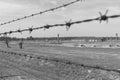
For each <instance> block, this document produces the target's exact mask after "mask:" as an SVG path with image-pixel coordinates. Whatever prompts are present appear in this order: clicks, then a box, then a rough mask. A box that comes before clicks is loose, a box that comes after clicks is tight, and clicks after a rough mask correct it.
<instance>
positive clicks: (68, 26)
mask: <svg viewBox="0 0 120 80" xmlns="http://www.w3.org/2000/svg"><path fill="white" fill-rule="evenodd" d="M79 1H83V0H75V1H73V2H70V3H67V4H64V5H61V6H58V7H56V8H52V9H48V10H45V11H41V12H38V13H34V14H31V15H28V16H24V17H22V18H17V19H15V20H11V21H8V22H4V23H1V24H0V25H1V26H2V25H6V24H10V23H13V22H16V21H20V20H23V19H27V18H30V17H33V16H36V15H40V14H43V13H47V12H50V11H54V10H57V9H60V8H62V7H67V6H69V5H71V4H73V3H76V2H79ZM107 13H108V10H107V11H106V13H105V14H102V13H101V12H99V14H100V16H99V17H96V18H92V19H85V20H80V21H74V22H73V21H72V20H70V21H68V22H65V23H62V24H53V25H44V26H40V27H35V28H33V27H31V28H27V29H22V30H20V29H18V30H15V31H12V30H11V31H8V32H3V33H0V35H8V34H13V33H22V32H25V31H29V33H32V32H33V31H34V30H38V29H49V28H52V27H59V26H66V30H69V29H70V27H71V26H72V25H74V24H81V23H86V22H92V21H100V23H101V22H102V21H107V22H108V20H109V19H113V18H119V17H120V15H111V16H107ZM0 52H1V53H6V54H11V55H19V56H24V57H30V58H37V59H41V57H40V56H38V57H34V56H32V55H27V54H20V53H16V52H8V51H4V50H0ZM44 59H45V60H54V61H56V62H59V61H61V60H58V59H49V58H44ZM64 62H65V63H66V64H75V63H72V62H70V61H64ZM79 65H81V66H83V67H90V68H95V69H101V70H106V71H114V72H118V73H120V70H115V69H108V68H104V67H101V66H98V65H96V66H89V65H84V64H79Z"/></svg>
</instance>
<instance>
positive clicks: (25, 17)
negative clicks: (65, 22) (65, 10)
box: [0, 0, 84, 26]
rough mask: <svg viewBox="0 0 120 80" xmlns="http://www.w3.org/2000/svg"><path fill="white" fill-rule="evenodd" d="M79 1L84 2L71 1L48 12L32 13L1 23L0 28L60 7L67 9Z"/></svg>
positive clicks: (45, 11)
mask: <svg viewBox="0 0 120 80" xmlns="http://www.w3.org/2000/svg"><path fill="white" fill-rule="evenodd" d="M79 1H84V0H75V1H72V2H70V3H67V4H63V5H61V6H58V7H55V8H51V9H48V10H44V11H40V12H38V13H34V14H31V15H28V16H24V17H21V18H17V19H15V20H11V21H8V22H4V23H1V24H0V26H2V25H6V24H10V23H13V22H16V21H20V20H23V19H27V18H30V17H33V16H36V15H40V14H43V13H47V12H50V11H55V10H57V9H60V8H62V7H67V6H69V5H72V4H74V3H76V2H79Z"/></svg>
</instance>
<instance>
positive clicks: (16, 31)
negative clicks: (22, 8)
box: [0, 14, 120, 35]
mask: <svg viewBox="0 0 120 80" xmlns="http://www.w3.org/2000/svg"><path fill="white" fill-rule="evenodd" d="M118 17H120V15H111V16H107V15H106V14H105V15H100V17H97V18H93V19H85V20H81V21H74V22H72V20H70V21H68V22H65V23H62V24H53V25H44V26H40V27H35V28H32V27H31V28H28V29H22V30H20V29H18V30H15V31H8V32H3V33H0V35H8V34H13V33H22V32H25V31H29V32H30V33H32V31H34V30H38V29H49V28H51V27H59V26H66V29H67V30H69V28H70V27H71V26H72V25H74V24H80V23H86V22H91V21H100V23H101V21H107V22H108V19H110V18H112V19H113V18H118Z"/></svg>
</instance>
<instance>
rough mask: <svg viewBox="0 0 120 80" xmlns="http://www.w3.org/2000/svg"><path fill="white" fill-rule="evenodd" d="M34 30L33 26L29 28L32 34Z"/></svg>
mask: <svg viewBox="0 0 120 80" xmlns="http://www.w3.org/2000/svg"><path fill="white" fill-rule="evenodd" d="M32 31H33V26H32V27H31V28H29V33H30V34H31V33H32Z"/></svg>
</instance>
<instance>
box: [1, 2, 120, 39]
mask: <svg viewBox="0 0 120 80" xmlns="http://www.w3.org/2000/svg"><path fill="white" fill-rule="evenodd" d="M71 1H74V0H0V23H3V22H7V21H10V20H13V19H17V18H21V17H23V16H26V15H30V14H33V13H36V12H40V11H44V10H47V9H50V8H54V7H57V6H60V5H63V4H66V3H69V2H71ZM107 9H109V12H108V15H115V14H120V0H84V1H83V2H77V3H75V4H72V5H70V6H68V7H65V8H61V9H58V10H55V11H54V12H48V13H45V14H42V15H38V16H34V17H31V18H28V19H24V20H21V21H17V22H14V23H11V24H7V25H3V26H0V32H5V31H10V30H18V29H26V28H30V27H32V26H33V27H40V26H43V25H46V24H57V23H58V24H59V23H65V21H69V20H70V19H71V20H72V21H79V20H84V19H89V18H96V17H99V16H100V15H99V12H102V13H103V14H104V13H105V11H106V10H107ZM119 25H120V18H116V19H109V23H106V22H104V21H103V22H102V23H101V24H100V23H99V21H94V22H89V23H81V24H75V25H73V26H71V28H70V29H69V30H68V31H66V27H54V28H50V29H48V30H44V29H41V30H36V31H33V32H32V33H31V34H29V32H23V33H22V34H20V33H15V34H11V35H9V36H11V37H29V36H33V37H55V36H57V34H60V36H61V37H65V36H100V37H101V36H104V37H106V36H110V37H111V36H115V34H116V33H118V35H119V34H120V26H119Z"/></svg>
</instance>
